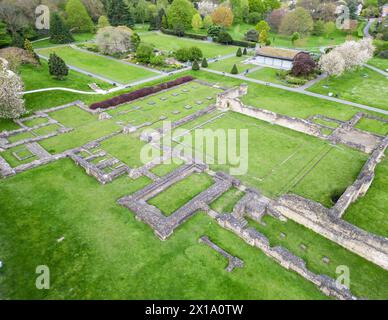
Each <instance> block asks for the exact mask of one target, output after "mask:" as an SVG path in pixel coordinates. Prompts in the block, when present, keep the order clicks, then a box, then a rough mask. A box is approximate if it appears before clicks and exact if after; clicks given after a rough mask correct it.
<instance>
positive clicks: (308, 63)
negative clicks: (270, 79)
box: [291, 52, 316, 77]
mask: <svg viewBox="0 0 388 320" xmlns="http://www.w3.org/2000/svg"><path fill="white" fill-rule="evenodd" d="M315 67H316V63H315V61H314V60H313V59H312V58H311V56H310V54H309V53H305V52H300V53H298V54H297V55H296V56H295V58H294V61H293V62H292V69H291V73H292V75H294V76H296V77H300V76H308V75H309V74H311V73H313V72H314V70H315Z"/></svg>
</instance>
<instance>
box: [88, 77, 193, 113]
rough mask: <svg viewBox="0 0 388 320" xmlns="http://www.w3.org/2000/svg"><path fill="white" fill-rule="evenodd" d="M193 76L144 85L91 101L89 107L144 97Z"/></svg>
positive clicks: (107, 105) (176, 84) (100, 106)
mask: <svg viewBox="0 0 388 320" xmlns="http://www.w3.org/2000/svg"><path fill="white" fill-rule="evenodd" d="M194 79H195V78H194V77H192V76H186V77H182V78H178V79H175V80H172V81H168V82H164V83H160V84H158V85H156V86H152V87H145V88H142V89H139V90H136V91H132V92H130V93H125V94H122V95H120V96H116V97H113V98H111V99H108V100H104V101H100V102H96V103H93V104H92V105H90V106H89V108H90V109H92V110H95V109H108V108H111V107H115V106H118V105H120V104H123V103H126V102H130V101H133V100H136V99H139V98H143V97H146V96H148V95H150V94H154V93H157V92H159V91H162V90H166V89H170V88H172V87H175V86H179V85H181V84H183V83H186V82H190V81H193V80H194Z"/></svg>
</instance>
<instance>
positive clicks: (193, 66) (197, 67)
mask: <svg viewBox="0 0 388 320" xmlns="http://www.w3.org/2000/svg"><path fill="white" fill-rule="evenodd" d="M191 69H192V70H193V71H198V70H199V64H198V62H197V60H194V62H193V65H192V66H191Z"/></svg>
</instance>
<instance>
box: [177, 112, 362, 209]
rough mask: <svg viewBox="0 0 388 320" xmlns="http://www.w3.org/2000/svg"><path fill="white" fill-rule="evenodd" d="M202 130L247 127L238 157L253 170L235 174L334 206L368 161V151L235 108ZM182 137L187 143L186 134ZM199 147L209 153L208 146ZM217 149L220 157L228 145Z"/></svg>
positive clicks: (267, 188)
mask: <svg viewBox="0 0 388 320" xmlns="http://www.w3.org/2000/svg"><path fill="white" fill-rule="evenodd" d="M203 128H204V129H213V130H216V129H236V130H237V132H239V130H240V129H248V134H249V137H248V149H242V152H241V153H240V147H241V146H240V143H239V141H240V140H239V139H240V138H239V136H237V142H238V147H237V155H238V156H239V157H240V163H247V164H248V170H247V172H246V173H244V174H242V175H237V176H236V177H237V178H238V179H241V180H242V181H244V182H245V183H246V184H248V185H251V186H253V187H256V188H258V189H259V190H260V191H262V192H263V193H264V194H266V195H267V196H270V197H277V196H280V195H283V194H285V193H287V192H290V193H296V194H299V195H301V196H304V197H307V198H310V199H313V200H316V201H318V202H321V203H322V204H324V205H325V206H328V207H330V206H332V205H333V202H332V200H331V199H332V198H336V197H337V196H338V194H342V193H343V192H344V191H345V189H346V187H347V186H348V185H349V184H351V183H353V181H354V180H355V178H356V177H357V175H358V173H359V171H360V170H361V167H362V166H363V165H364V163H365V161H366V159H367V155H366V154H363V153H361V152H359V151H356V150H353V149H350V148H347V147H345V146H342V145H339V146H331V145H330V144H328V143H327V142H325V141H323V140H320V139H317V138H314V137H311V136H308V135H305V134H301V133H298V132H295V131H292V130H289V129H286V128H282V127H279V126H273V125H271V124H268V123H266V122H263V121H259V120H256V119H253V118H250V117H248V116H244V115H240V114H238V113H233V112H230V113H227V114H226V115H225V116H223V117H221V118H219V119H217V120H214V121H213V122H211V123H208V124H206V125H205V126H204V127H203ZM185 138H186V139H187V137H185ZM181 141H182V142H184V143H185V144H187V143H188V142H187V140H183V138H182V140H181ZM195 147H196V150H204V152H209V150H207V148H204V146H203V145H198V144H196V145H195ZM201 148H202V149H201ZM217 151H218V153H217V154H215V155H211V156H212V157H214V158H215V159H218V158H219V152H221V151H225V149H217ZM225 152H226V151H225ZM228 160H230V159H228ZM334 163H335V165H333V164H334ZM211 167H212V168H213V169H214V170H222V171H226V172H228V173H229V168H230V165H229V164H226V165H223V164H217V161H215V164H213V165H212V166H211ZM232 167H233V166H232Z"/></svg>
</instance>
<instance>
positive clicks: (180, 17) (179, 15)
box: [167, 0, 196, 29]
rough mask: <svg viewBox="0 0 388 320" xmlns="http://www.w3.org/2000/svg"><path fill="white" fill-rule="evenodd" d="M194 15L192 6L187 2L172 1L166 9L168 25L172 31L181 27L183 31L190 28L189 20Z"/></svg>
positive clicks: (181, 0) (186, 0)
mask: <svg viewBox="0 0 388 320" xmlns="http://www.w3.org/2000/svg"><path fill="white" fill-rule="evenodd" d="M195 13H196V11H195V9H194V6H193V4H192V3H191V2H190V1H188V0H174V1H173V2H172V4H171V6H170V8H169V9H168V12H167V17H168V24H169V26H170V27H171V28H172V29H175V28H176V26H183V27H184V29H188V28H190V27H191V20H192V18H193V15H194V14H195Z"/></svg>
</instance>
